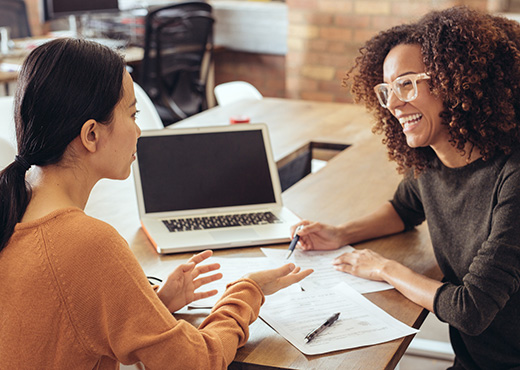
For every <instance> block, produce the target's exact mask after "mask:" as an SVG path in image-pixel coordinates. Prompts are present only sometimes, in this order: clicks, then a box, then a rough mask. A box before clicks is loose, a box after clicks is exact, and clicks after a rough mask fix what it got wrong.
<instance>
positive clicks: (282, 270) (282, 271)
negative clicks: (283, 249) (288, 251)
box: [268, 263, 296, 280]
mask: <svg viewBox="0 0 520 370" xmlns="http://www.w3.org/2000/svg"><path fill="white" fill-rule="evenodd" d="M295 268H296V266H295V265H294V263H287V264H285V265H283V266H280V267H278V268H275V269H272V270H268V271H269V273H270V275H271V276H272V277H273V280H274V279H278V278H281V277H283V276H287V275H288V274H290V273H291V272H292V271H293V270H294V269H295Z"/></svg>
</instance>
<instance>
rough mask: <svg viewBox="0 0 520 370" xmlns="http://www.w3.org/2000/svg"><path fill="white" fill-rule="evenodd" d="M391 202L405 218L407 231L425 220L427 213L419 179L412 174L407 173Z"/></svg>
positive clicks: (402, 217)
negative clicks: (422, 199)
mask: <svg viewBox="0 0 520 370" xmlns="http://www.w3.org/2000/svg"><path fill="white" fill-rule="evenodd" d="M390 203H392V206H393V207H394V209H395V211H396V212H397V214H398V215H399V217H401V220H403V223H404V227H405V231H406V230H410V229H412V228H414V227H415V226H417V225H420V224H421V223H422V222H424V220H425V215H424V209H423V204H422V201H421V197H420V192H419V186H418V183H417V179H414V178H413V176H412V175H407V176H406V177H405V178H404V179H403V180H402V181H401V183H400V184H399V186H398V187H397V190H396V191H395V194H394V198H393V199H392V200H391V201H390Z"/></svg>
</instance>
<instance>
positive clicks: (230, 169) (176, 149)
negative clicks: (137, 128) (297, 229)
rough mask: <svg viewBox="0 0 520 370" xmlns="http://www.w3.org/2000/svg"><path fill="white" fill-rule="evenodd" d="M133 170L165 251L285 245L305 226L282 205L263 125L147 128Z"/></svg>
mask: <svg viewBox="0 0 520 370" xmlns="http://www.w3.org/2000/svg"><path fill="white" fill-rule="evenodd" d="M133 173H134V178H135V185H136V191H137V201H138V206H139V215H140V219H141V224H142V227H143V230H144V231H145V233H146V235H147V236H148V238H149V239H150V241H151V242H152V244H153V245H154V246H155V248H156V249H157V252H159V253H177V252H190V251H197V250H203V249H208V248H211V249H218V248H233V247H243V246H251V245H261V244H274V243H286V242H288V241H289V239H290V231H289V227H290V226H291V225H293V224H295V223H296V222H298V221H299V218H298V217H296V216H295V215H294V214H293V213H292V212H291V211H289V210H288V209H287V208H285V207H283V205H282V197H281V187H280V180H279V178H278V169H277V167H276V163H275V162H274V159H273V155H272V149H271V145H270V141H269V134H268V131H267V126H266V125H264V124H244V125H229V126H212V127H196V128H180V129H175V128H174V129H163V130H146V131H143V132H142V135H141V138H140V139H139V141H138V145H137V160H136V161H135V162H134V164H133ZM273 216H274V218H273ZM251 220H253V221H251Z"/></svg>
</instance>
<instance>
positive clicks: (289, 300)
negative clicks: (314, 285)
mask: <svg viewBox="0 0 520 370" xmlns="http://www.w3.org/2000/svg"><path fill="white" fill-rule="evenodd" d="M336 312H340V316H339V319H338V320H337V321H336V322H335V323H334V324H332V325H331V326H330V327H328V328H327V329H325V330H324V331H323V332H322V333H320V334H319V335H318V336H316V337H315V338H314V339H313V340H312V341H310V342H308V343H307V342H306V340H305V336H306V335H307V334H308V333H309V332H311V331H312V330H314V329H315V328H317V327H318V326H320V325H321V324H323V323H324V322H325V321H326V320H327V319H328V318H329V317H330V316H331V315H333V314H334V313H336ZM260 317H261V318H262V320H264V321H265V322H266V323H267V324H269V325H270V326H271V327H272V328H273V329H274V330H276V331H277V332H278V333H279V334H280V335H281V336H283V337H284V338H285V339H287V340H288V341H289V342H290V343H291V344H292V345H293V346H295V347H296V348H298V349H299V350H300V351H301V352H303V353H305V354H306V355H317V354H321V353H326V352H332V351H338V350H343V349H348V348H355V347H362V346H367V345H372V344H378V343H383V342H388V341H390V340H394V339H397V338H401V337H404V336H407V335H410V334H415V333H417V332H418V330H416V329H413V328H411V327H409V326H407V325H405V324H403V323H402V322H400V321H399V320H396V319H394V318H393V317H392V316H390V315H389V314H387V313H386V312H385V311H383V310H382V309H380V308H379V307H377V306H376V305H374V304H373V303H372V302H370V301H369V300H368V299H366V298H365V297H363V296H362V295H361V294H360V293H358V292H357V291H356V290H354V289H353V288H351V287H350V286H348V285H347V284H345V283H342V284H339V285H336V286H334V287H333V288H330V289H322V290H312V291H305V292H302V291H299V290H295V289H286V290H281V291H279V292H278V293H276V294H273V295H272V296H269V297H267V300H266V302H265V304H264V305H263V306H262V309H261V310H260Z"/></svg>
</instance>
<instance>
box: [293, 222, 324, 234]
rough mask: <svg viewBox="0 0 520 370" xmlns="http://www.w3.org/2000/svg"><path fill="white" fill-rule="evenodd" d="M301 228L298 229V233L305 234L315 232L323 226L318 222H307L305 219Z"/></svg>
mask: <svg viewBox="0 0 520 370" xmlns="http://www.w3.org/2000/svg"><path fill="white" fill-rule="evenodd" d="M303 225H304V226H303V228H302V229H300V231H298V235H300V237H301V236H306V235H309V234H312V233H315V232H318V231H320V230H321V229H322V228H323V225H322V224H320V223H319V222H309V221H307V222H306V223H305V224H303Z"/></svg>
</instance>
